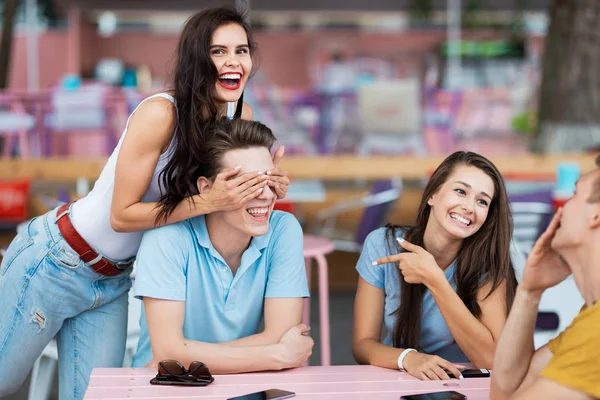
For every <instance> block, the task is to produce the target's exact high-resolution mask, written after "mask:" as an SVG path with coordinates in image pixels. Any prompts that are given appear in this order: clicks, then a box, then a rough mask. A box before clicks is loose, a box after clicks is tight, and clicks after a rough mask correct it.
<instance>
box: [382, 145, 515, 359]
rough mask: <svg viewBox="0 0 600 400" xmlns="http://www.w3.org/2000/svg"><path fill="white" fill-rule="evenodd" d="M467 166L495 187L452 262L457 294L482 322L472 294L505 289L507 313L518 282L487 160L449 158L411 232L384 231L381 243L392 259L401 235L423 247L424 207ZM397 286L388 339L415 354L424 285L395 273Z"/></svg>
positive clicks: (496, 175)
mask: <svg viewBox="0 0 600 400" xmlns="http://www.w3.org/2000/svg"><path fill="white" fill-rule="evenodd" d="M462 165H464V166H472V167H475V168H478V169H480V170H481V171H483V172H484V173H485V174H486V175H487V176H489V177H490V178H491V179H492V181H493V182H494V199H493V201H492V202H491V204H490V208H489V211H488V216H487V218H486V220H485V222H484V223H483V225H482V226H481V228H480V229H479V230H478V231H477V232H476V233H475V234H474V235H472V236H470V237H468V238H466V239H464V240H463V243H462V245H461V248H460V250H459V252H458V255H457V257H456V269H455V271H454V279H455V281H456V292H457V294H458V296H459V297H460V298H461V300H462V301H463V302H464V303H465V305H466V306H467V308H468V309H469V311H471V313H472V314H473V315H474V316H475V317H477V318H480V317H481V309H480V307H479V304H478V303H477V292H478V290H479V289H480V288H482V287H483V286H485V285H487V284H489V283H490V282H491V283H492V288H491V290H490V292H489V293H488V294H487V296H489V295H490V294H491V293H493V292H494V291H495V290H496V289H498V287H499V286H500V285H501V284H502V283H505V285H506V313H507V314H508V311H509V310H510V308H511V306H512V303H513V300H514V298H515V292H516V290H517V279H516V277H515V271H514V268H513V265H512V262H511V259H510V242H511V237H512V231H513V220H512V212H511V210H510V205H509V201H508V196H507V194H506V188H505V186H504V181H503V179H502V175H501V174H500V172H499V171H498V169H497V168H496V167H495V166H494V164H492V162H491V161H489V160H488V159H487V158H485V157H483V156H481V155H479V154H476V153H472V152H464V151H459V152H456V153H454V154H452V155H450V156H449V157H448V158H446V159H445V160H444V161H443V162H442V164H440V166H439V167H438V168H437V169H436V170H435V172H434V173H433V175H432V176H431V179H429V182H428V183H427V186H425V190H424V192H423V197H422V198H421V203H420V204H419V210H418V212H417V219H416V224H415V226H412V227H400V226H396V225H388V226H387V230H386V238H387V242H388V246H389V250H390V252H391V254H396V253H399V252H401V251H403V249H402V248H401V247H400V246H399V245H398V244H397V242H396V237H397V236H398V235H399V234H403V235H404V238H405V239H406V240H408V241H409V242H411V243H414V244H417V245H419V246H421V247H423V246H424V243H423V238H424V236H425V228H426V226H427V221H428V220H429V215H430V212H431V206H430V205H429V204H428V203H427V201H428V200H429V199H430V198H431V196H433V195H434V194H435V193H436V192H437V191H438V190H439V188H440V187H441V186H442V185H443V184H444V183H445V182H446V181H447V180H448V178H449V177H450V175H451V174H452V173H453V172H454V170H455V168H457V167H459V166H462ZM398 275H399V278H398V279H400V285H401V298H400V307H398V310H396V324H395V327H394V332H393V338H394V346H395V347H401V348H414V349H419V348H420V333H421V309H422V305H423V295H424V294H425V291H426V287H425V285H423V284H418V285H416V284H410V283H407V282H405V281H404V277H403V276H402V274H401V273H400V272H399V271H398Z"/></svg>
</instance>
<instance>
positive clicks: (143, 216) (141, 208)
mask: <svg viewBox="0 0 600 400" xmlns="http://www.w3.org/2000/svg"><path fill="white" fill-rule="evenodd" d="M192 199H193V201H189V200H187V199H186V200H183V201H181V202H180V203H179V204H178V205H177V207H175V209H174V210H173V212H172V213H171V214H170V215H169V217H168V218H167V220H166V221H161V222H160V223H159V224H158V225H157V224H156V217H157V215H158V212H159V210H160V209H159V208H158V207H157V206H158V203H156V202H148V203H146V202H139V203H135V204H132V205H130V206H129V207H126V208H124V209H122V210H118V211H117V210H113V211H112V212H111V225H112V227H113V229H114V230H115V231H117V232H137V231H142V230H147V229H152V228H155V227H157V226H161V225H168V224H172V223H175V222H179V221H183V220H185V219H188V218H192V217H196V216H198V215H204V214H209V213H211V212H212V211H214V210H212V208H211V206H210V204H208V203H206V202H205V201H204V200H202V199H201V198H200V197H199V196H194V197H192Z"/></svg>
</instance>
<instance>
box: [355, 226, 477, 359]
mask: <svg viewBox="0 0 600 400" xmlns="http://www.w3.org/2000/svg"><path fill="white" fill-rule="evenodd" d="M389 248H390V246H389V244H388V240H387V238H386V228H380V229H377V230H375V231H373V232H371V233H370V234H369V236H367V239H366V240H365V243H364V246H363V251H362V253H361V255H360V258H359V260H358V264H357V265H356V269H357V270H358V273H359V274H360V277H361V278H363V279H364V280H365V281H367V282H368V283H369V284H371V285H373V286H375V287H377V288H379V289H382V290H383V291H385V308H384V310H385V311H384V312H385V316H384V326H385V330H386V333H385V337H384V339H383V342H382V343H383V344H385V345H387V346H393V342H394V340H393V336H392V335H393V332H394V326H395V324H396V315H395V312H396V310H397V309H398V307H399V306H400V289H401V288H400V278H399V271H398V270H397V269H398V268H397V266H396V264H394V263H388V264H382V265H375V266H374V265H372V263H373V261H375V260H377V259H378V258H381V257H385V256H389V255H390V252H389ZM391 248H392V249H395V248H396V245H395V243H391ZM394 254H395V253H394ZM455 267H456V266H455V264H454V263H452V264H451V265H450V266H449V267H448V268H446V270H445V271H444V274H445V275H446V279H448V281H449V282H450V285H452V288H453V289H454V290H456V282H455V281H454V270H455ZM421 313H422V314H421V340H420V344H421V349H420V351H423V352H425V353H428V354H435V355H438V356H440V357H442V358H444V359H446V360H448V361H452V362H468V361H469V360H468V359H467V356H465V354H464V353H463V352H462V350H461V349H460V347H458V344H456V342H455V341H454V337H453V336H452V333H451V332H450V328H448V325H447V324H446V321H445V320H444V317H443V316H442V313H441V311H440V309H439V308H438V306H437V304H436V302H435V300H434V299H433V296H432V295H431V292H430V291H429V289H427V290H426V291H425V294H424V296H423V306H422V311H421Z"/></svg>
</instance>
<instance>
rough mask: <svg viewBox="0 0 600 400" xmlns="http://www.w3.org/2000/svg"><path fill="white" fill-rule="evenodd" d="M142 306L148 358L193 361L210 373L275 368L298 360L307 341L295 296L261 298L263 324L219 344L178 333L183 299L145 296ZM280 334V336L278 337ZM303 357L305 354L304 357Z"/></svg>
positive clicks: (182, 310)
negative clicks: (149, 351) (251, 332)
mask: <svg viewBox="0 0 600 400" xmlns="http://www.w3.org/2000/svg"><path fill="white" fill-rule="evenodd" d="M144 308H145V312H146V319H147V322H148V331H149V334H150V342H151V345H152V354H153V355H154V359H153V362H156V361H158V360H166V359H175V360H178V361H180V362H181V363H183V364H184V365H189V363H190V362H192V361H195V360H198V361H202V362H204V363H205V364H206V365H208V366H209V368H210V370H211V372H213V373H215V374H226V373H238V372H250V371H260V370H279V369H283V368H291V367H294V366H298V365H301V364H302V363H303V362H304V361H305V359H306V358H308V356H310V351H309V352H308V355H307V353H306V347H307V345H308V342H310V346H309V347H312V339H310V337H307V336H303V335H302V333H304V332H302V329H301V328H299V327H298V324H299V323H300V319H301V317H302V299H301V298H268V299H265V329H264V330H263V331H262V332H260V333H257V334H255V335H251V336H248V337H245V338H241V339H238V340H235V341H230V342H224V343H206V342H198V341H194V340H188V339H187V338H185V337H184V335H183V323H184V315H185V302H183V301H171V300H162V299H156V298H150V297H145V298H144ZM284 336H285V337H284ZM305 357H306V358H305Z"/></svg>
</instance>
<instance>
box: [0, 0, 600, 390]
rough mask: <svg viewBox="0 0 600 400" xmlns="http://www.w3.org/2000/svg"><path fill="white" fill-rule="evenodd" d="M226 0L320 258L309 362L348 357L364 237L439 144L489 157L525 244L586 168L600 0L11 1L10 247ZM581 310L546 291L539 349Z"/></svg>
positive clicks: (253, 97)
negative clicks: (248, 30) (250, 47)
mask: <svg viewBox="0 0 600 400" xmlns="http://www.w3.org/2000/svg"><path fill="white" fill-rule="evenodd" d="M229 4H234V5H237V6H239V7H245V8H247V9H248V11H249V18H250V21H251V24H252V27H253V30H254V35H255V40H256V41H257V43H258V49H259V53H258V59H259V61H260V62H259V68H258V69H257V71H256V74H255V76H254V77H253V78H252V79H251V80H250V81H249V83H248V85H247V88H246V90H245V93H244V100H245V101H247V102H248V103H250V105H251V106H252V107H253V110H254V118H255V119H257V120H260V121H261V122H263V123H265V124H267V125H269V126H270V127H271V128H272V129H273V131H274V133H275V135H276V136H277V138H278V141H279V144H280V145H285V147H286V156H285V158H284V160H283V161H282V167H283V168H284V169H286V170H287V171H288V172H289V173H290V175H291V177H292V185H291V186H290V191H289V195H288V198H286V199H285V200H284V201H281V202H279V203H278V205H277V207H278V208H280V209H282V210H286V211H289V212H292V213H294V214H295V215H296V216H297V218H298V219H299V220H300V221H301V223H302V225H303V227H304V230H305V233H306V234H307V235H312V236H310V237H309V239H308V240H305V250H306V256H307V260H308V261H310V260H311V259H313V258H319V257H318V256H322V255H325V256H326V257H325V258H324V260H325V262H321V263H316V262H315V263H313V264H314V265H312V266H310V262H308V265H309V268H308V271H309V272H310V273H311V277H312V279H311V285H312V288H313V297H312V299H311V302H310V305H311V311H312V312H311V325H312V326H313V329H312V332H313V335H314V337H315V339H316V340H315V342H316V343H317V345H316V347H315V352H314V354H313V356H312V358H311V364H321V363H328V362H331V363H332V364H349V363H354V360H353V358H352V355H351V349H350V341H351V334H352V307H353V296H354V289H355V286H356V281H357V273H356V271H355V269H354V267H355V264H356V261H357V259H358V255H359V252H360V250H361V246H362V242H363V240H364V238H365V237H366V234H368V232H370V231H371V230H373V229H376V228H377V227H380V226H384V225H385V224H386V223H388V222H392V223H396V224H410V223H412V222H413V220H414V216H415V212H416V209H417V206H418V202H419V200H420V196H421V193H422V188H423V185H424V182H426V180H427V177H428V175H429V174H430V173H431V172H432V171H433V170H434V169H435V168H436V166H437V165H438V164H439V163H440V162H441V160H443V158H444V157H445V156H447V155H449V154H450V153H451V152H453V151H456V150H472V151H476V152H479V153H481V154H483V155H485V156H487V157H489V158H490V159H491V160H492V161H494V162H495V163H496V165H497V166H498V167H499V169H500V171H501V172H502V173H503V175H504V177H505V179H506V183H507V186H508V189H509V195H510V196H511V202H512V205H513V211H514V213H515V232H514V235H515V240H516V241H517V243H518V245H519V247H520V249H521V250H522V253H523V255H526V253H527V252H528V251H529V250H530V248H531V246H532V244H533V242H534V241H535V239H536V238H537V236H539V233H540V232H541V231H542V230H543V229H544V228H545V225H546V224H547V221H548V216H549V215H551V214H552V212H553V210H554V209H555V208H556V207H557V206H559V205H560V204H562V203H563V202H564V201H565V200H566V199H568V198H569V197H570V196H571V195H572V192H573V189H574V182H575V181H576V180H577V178H578V177H579V175H580V173H582V172H585V171H586V170H589V169H591V168H593V166H594V158H595V154H596V153H597V151H598V150H599V148H600V129H599V121H600V90H599V89H600V86H599V85H600V68H599V66H600V64H599V61H600V60H599V58H600V41H599V40H597V39H598V37H599V35H600V2H598V1H595V0H448V1H444V0H369V1H365V0H344V1H341V0H319V1H316V0H303V1H300V0H248V1H233V0H221V1H216V0H215V1H209V0H168V1H165V0H163V1H160V0H119V1H117V0H0V12H2V19H1V22H2V26H1V29H2V32H1V39H0V248H2V247H5V246H7V245H8V244H9V243H10V240H11V239H12V238H13V237H14V235H15V232H16V229H17V228H18V227H19V225H20V224H21V223H23V221H26V220H28V219H29V218H31V217H33V216H36V215H39V214H42V213H44V212H45V211H46V210H48V209H51V208H53V207H55V206H56V205H58V204H60V203H62V202H66V201H70V200H71V199H75V198H77V197H80V196H83V195H85V194H86V193H87V192H88V191H89V190H90V189H91V186H92V185H93V182H94V180H95V178H97V176H98V175H99V173H100V171H101V168H102V166H103V165H104V162H105V160H106V158H107V157H108V155H109V154H110V153H111V152H112V149H113V148H114V146H115V145H116V143H117V141H118V139H119V137H120V135H121V134H122V132H123V128H124V126H125V122H126V120H127V117H128V115H129V114H130V113H131V112H132V111H133V109H134V108H135V107H136V106H137V105H138V104H139V102H140V101H141V100H142V99H143V98H144V97H146V96H148V95H150V94H152V93H156V92H159V91H162V90H164V89H168V88H169V87H170V86H169V85H170V76H169V73H170V70H171V67H172V65H173V62H174V51H175V48H176V44H177V40H178V35H179V32H180V30H181V28H182V25H183V23H184V22H185V20H186V19H187V18H188V17H189V16H190V15H191V14H193V13H195V12H197V11H199V10H201V9H202V8H207V7H214V6H219V5H229ZM516 267H517V268H519V266H516ZM520 267H521V268H522V265H521V266H520ZM565 296H566V297H565ZM0 298H1V299H2V300H0V301H7V300H6V299H4V298H2V294H1V293H0ZM559 298H562V299H564V298H567V299H569V300H568V301H562V302H559V301H558V299H559ZM131 303H132V305H131V306H130V311H131V310H133V311H132V316H131V317H130V321H132V322H131V324H130V325H131V327H130V332H129V333H130V338H129V339H130V340H129V341H128V349H129V350H131V349H133V348H134V347H135V342H136V340H137V337H136V334H137V331H136V327H135V325H136V323H137V321H136V317H137V315H138V314H136V306H137V308H139V303H138V302H137V301H132V302H131ZM581 303H582V301H581V298H580V296H579V294H578V293H577V290H576V288H575V286H574V284H573V282H572V280H568V281H566V282H565V283H564V284H561V285H559V286H558V287H556V288H554V289H552V290H551V291H549V293H548V294H546V295H545V297H544V299H543V302H542V306H541V312H540V318H538V332H537V333H536V345H538V346H539V345H541V344H544V343H545V342H547V340H548V339H549V338H551V337H553V336H555V335H556V334H557V332H558V331H560V330H561V329H562V328H564V327H565V326H566V325H568V323H570V321H571V319H572V318H573V316H574V315H575V314H576V313H577V311H578V310H579V307H580V305H581ZM137 312H138V313H139V311H137ZM325 337H327V338H331V339H332V340H330V341H328V340H325ZM127 362H128V360H127V359H126V360H125V365H127ZM55 366H56V348H55V346H54V347H52V344H51V345H50V346H49V348H47V349H46V351H45V352H44V355H43V356H42V357H41V359H40V360H38V363H37V364H36V368H35V369H34V374H33V378H32V379H31V381H28V382H27V383H26V385H25V386H24V387H23V388H22V390H21V392H20V393H19V394H18V395H17V396H14V399H21V398H27V397H28V396H29V398H34V399H37V398H40V399H45V398H56V382H55V377H54V372H55Z"/></svg>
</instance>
